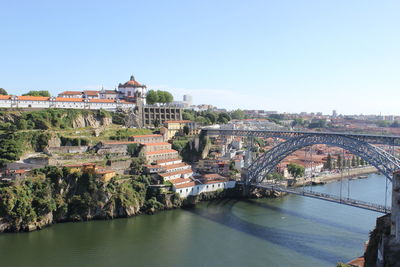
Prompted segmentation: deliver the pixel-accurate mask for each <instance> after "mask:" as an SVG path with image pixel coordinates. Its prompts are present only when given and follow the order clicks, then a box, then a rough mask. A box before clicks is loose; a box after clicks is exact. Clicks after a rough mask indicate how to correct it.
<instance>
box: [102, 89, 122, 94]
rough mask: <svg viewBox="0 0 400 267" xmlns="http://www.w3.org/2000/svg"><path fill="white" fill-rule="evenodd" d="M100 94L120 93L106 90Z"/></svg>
mask: <svg viewBox="0 0 400 267" xmlns="http://www.w3.org/2000/svg"><path fill="white" fill-rule="evenodd" d="M100 93H102V94H118V92H116V91H114V90H104V91H100Z"/></svg>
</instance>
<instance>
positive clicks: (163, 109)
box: [141, 105, 183, 126]
mask: <svg viewBox="0 0 400 267" xmlns="http://www.w3.org/2000/svg"><path fill="white" fill-rule="evenodd" d="M182 113H183V109H182V108H179V107H173V106H156V105H147V106H144V107H143V112H142V114H141V116H142V118H141V120H142V122H143V126H154V125H157V124H158V125H162V124H163V123H164V122H165V121H168V120H174V121H176V120H182Z"/></svg>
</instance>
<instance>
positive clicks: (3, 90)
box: [0, 88, 8, 95]
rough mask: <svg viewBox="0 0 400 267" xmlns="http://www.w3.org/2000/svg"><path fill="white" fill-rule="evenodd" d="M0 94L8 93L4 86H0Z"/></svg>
mask: <svg viewBox="0 0 400 267" xmlns="http://www.w3.org/2000/svg"><path fill="white" fill-rule="evenodd" d="M0 95H8V93H7V91H6V90H5V89H4V88H0Z"/></svg>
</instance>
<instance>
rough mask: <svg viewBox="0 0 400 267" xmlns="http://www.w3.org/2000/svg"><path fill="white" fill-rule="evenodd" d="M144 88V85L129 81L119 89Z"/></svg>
mask: <svg viewBox="0 0 400 267" xmlns="http://www.w3.org/2000/svg"><path fill="white" fill-rule="evenodd" d="M142 86H144V85H142V84H140V83H139V82H137V81H134V80H133V81H127V82H126V83H124V84H122V85H120V86H118V87H142Z"/></svg>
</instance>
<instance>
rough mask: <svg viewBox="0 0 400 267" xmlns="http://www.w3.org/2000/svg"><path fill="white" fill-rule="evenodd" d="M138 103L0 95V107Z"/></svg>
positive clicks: (131, 105)
mask: <svg viewBox="0 0 400 267" xmlns="http://www.w3.org/2000/svg"><path fill="white" fill-rule="evenodd" d="M135 107H136V104H135V103H132V102H128V101H125V100H119V99H117V100H113V99H88V98H70V97H43V96H9V95H2V96H0V108H69V109H105V110H111V111H112V110H116V109H118V108H121V109H132V108H135Z"/></svg>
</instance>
